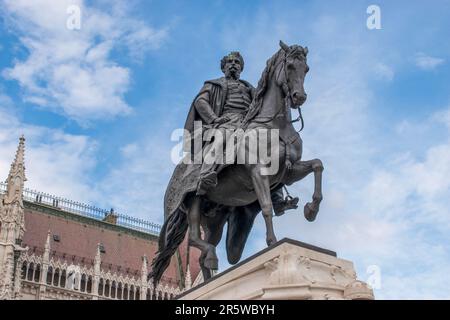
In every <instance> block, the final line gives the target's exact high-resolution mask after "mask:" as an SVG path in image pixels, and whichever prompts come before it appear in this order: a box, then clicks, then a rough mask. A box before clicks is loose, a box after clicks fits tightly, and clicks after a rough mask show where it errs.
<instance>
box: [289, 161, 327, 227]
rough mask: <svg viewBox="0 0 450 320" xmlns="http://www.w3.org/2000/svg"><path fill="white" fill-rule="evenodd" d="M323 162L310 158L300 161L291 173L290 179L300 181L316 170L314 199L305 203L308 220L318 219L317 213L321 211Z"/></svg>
mask: <svg viewBox="0 0 450 320" xmlns="http://www.w3.org/2000/svg"><path fill="white" fill-rule="evenodd" d="M323 169H324V168H323V164H322V161H320V160H319V159H314V160H309V161H299V162H297V163H295V164H294V166H293V169H292V172H291V173H290V176H291V178H290V179H289V180H290V182H291V183H292V182H293V181H299V180H301V179H303V178H304V177H306V176H307V175H309V174H310V173H312V172H314V193H313V196H312V198H313V201H312V202H308V203H307V204H305V208H304V214H305V218H306V220H308V221H310V222H312V221H314V220H315V219H316V216H317V213H318V212H319V206H320V202H321V201H322V172H323Z"/></svg>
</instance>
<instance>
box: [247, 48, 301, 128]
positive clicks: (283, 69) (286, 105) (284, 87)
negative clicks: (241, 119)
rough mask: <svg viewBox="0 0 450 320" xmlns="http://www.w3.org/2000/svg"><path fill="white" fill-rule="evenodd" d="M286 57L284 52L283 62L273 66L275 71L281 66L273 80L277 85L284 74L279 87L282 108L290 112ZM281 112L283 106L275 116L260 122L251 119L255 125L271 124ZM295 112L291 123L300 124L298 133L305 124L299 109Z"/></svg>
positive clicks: (290, 97)
mask: <svg viewBox="0 0 450 320" xmlns="http://www.w3.org/2000/svg"><path fill="white" fill-rule="evenodd" d="M288 56H289V54H288V53H287V52H285V53H284V58H283V60H281V61H280V62H279V63H278V64H277V65H276V66H275V69H276V68H278V66H279V65H280V64H283V65H282V67H281V68H279V70H278V73H277V76H276V78H275V80H276V82H277V83H279V82H280V81H278V80H279V78H280V75H281V72H283V73H284V81H283V82H281V84H280V86H281V89H282V90H283V93H284V95H285V97H284V108H285V109H286V110H290V109H291V105H292V104H293V103H294V102H293V101H292V95H291V90H290V89H289V85H288V76H287V70H286V68H287V57H288ZM282 110H283V105H281V106H280V108H279V109H278V110H277V112H275V114H274V115H273V116H272V117H267V118H266V117H265V119H264V120H262V119H258V116H256V117H255V118H253V121H254V122H257V123H260V124H262V123H268V122H271V121H272V120H273V119H275V118H277V117H278V116H279V114H280V112H281V111H282ZM297 110H298V117H297V118H296V119H294V120H291V123H295V122H298V121H300V122H301V128H300V130H298V132H301V131H302V130H303V128H304V127H305V123H304V121H303V116H302V111H301V107H298V108H297Z"/></svg>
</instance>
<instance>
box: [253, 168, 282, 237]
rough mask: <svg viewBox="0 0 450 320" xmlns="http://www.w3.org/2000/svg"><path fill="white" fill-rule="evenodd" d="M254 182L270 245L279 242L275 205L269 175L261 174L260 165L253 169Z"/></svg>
mask: <svg viewBox="0 0 450 320" xmlns="http://www.w3.org/2000/svg"><path fill="white" fill-rule="evenodd" d="M251 176H252V183H253V187H254V188H255V193H256V196H257V197H258V202H259V205H260V206H261V210H262V213H263V217H264V221H265V223H266V242H267V245H268V246H270V245H272V244H274V243H275V242H277V238H276V237H275V232H274V231H273V222H272V216H273V206H272V198H271V195H270V184H269V177H268V176H263V175H261V168H260V166H259V165H256V166H253V167H252V169H251Z"/></svg>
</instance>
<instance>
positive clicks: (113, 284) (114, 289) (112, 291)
mask: <svg viewBox="0 0 450 320" xmlns="http://www.w3.org/2000/svg"><path fill="white" fill-rule="evenodd" d="M116 290H117V285H116V282H115V281H113V282H112V284H111V298H113V299H115V298H116Z"/></svg>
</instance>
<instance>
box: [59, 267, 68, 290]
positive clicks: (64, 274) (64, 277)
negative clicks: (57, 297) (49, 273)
mask: <svg viewBox="0 0 450 320" xmlns="http://www.w3.org/2000/svg"><path fill="white" fill-rule="evenodd" d="M66 278H67V275H66V270H63V271H62V273H61V280H60V286H61V288H65V287H66Z"/></svg>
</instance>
